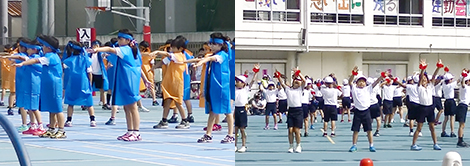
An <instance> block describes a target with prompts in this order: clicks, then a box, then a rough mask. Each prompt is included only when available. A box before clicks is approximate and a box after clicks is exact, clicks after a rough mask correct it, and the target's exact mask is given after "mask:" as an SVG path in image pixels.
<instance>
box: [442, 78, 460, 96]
mask: <svg viewBox="0 0 470 166" xmlns="http://www.w3.org/2000/svg"><path fill="white" fill-rule="evenodd" d="M455 86H457V82H456V81H453V82H451V83H450V84H442V90H443V91H444V98H445V99H454V89H455Z"/></svg>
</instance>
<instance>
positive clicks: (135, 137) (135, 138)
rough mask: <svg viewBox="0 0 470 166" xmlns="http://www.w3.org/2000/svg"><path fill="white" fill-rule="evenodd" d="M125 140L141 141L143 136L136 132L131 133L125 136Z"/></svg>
mask: <svg viewBox="0 0 470 166" xmlns="http://www.w3.org/2000/svg"><path fill="white" fill-rule="evenodd" d="M122 140H123V141H129V142H131V141H141V140H142V137H141V136H140V134H139V135H136V134H135V133H132V134H129V136H127V137H123V138H122Z"/></svg>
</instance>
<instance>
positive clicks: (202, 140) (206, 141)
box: [197, 134, 212, 143]
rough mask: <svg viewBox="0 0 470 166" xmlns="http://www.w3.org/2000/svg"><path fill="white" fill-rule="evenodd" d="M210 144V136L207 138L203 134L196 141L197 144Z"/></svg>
mask: <svg viewBox="0 0 470 166" xmlns="http://www.w3.org/2000/svg"><path fill="white" fill-rule="evenodd" d="M208 142H212V136H209V135H207V134H204V136H202V137H201V138H199V139H198V140H197V143H208Z"/></svg>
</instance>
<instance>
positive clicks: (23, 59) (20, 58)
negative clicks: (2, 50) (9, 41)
mask: <svg viewBox="0 0 470 166" xmlns="http://www.w3.org/2000/svg"><path fill="white" fill-rule="evenodd" d="M3 58H7V59H19V60H22V61H26V56H19V55H10V56H0V59H3Z"/></svg>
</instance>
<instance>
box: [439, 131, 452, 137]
mask: <svg viewBox="0 0 470 166" xmlns="http://www.w3.org/2000/svg"><path fill="white" fill-rule="evenodd" d="M441 137H450V135H449V134H447V133H446V132H445V131H444V132H442V133H441Z"/></svg>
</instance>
